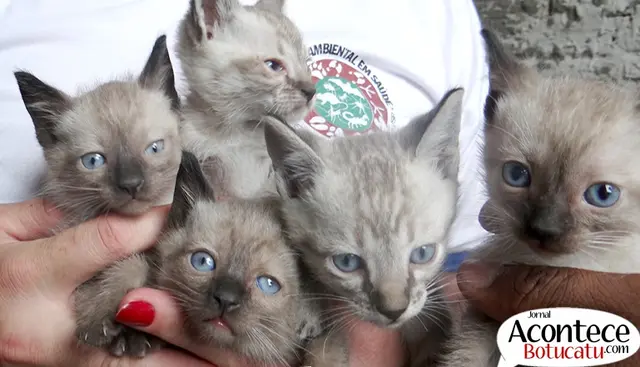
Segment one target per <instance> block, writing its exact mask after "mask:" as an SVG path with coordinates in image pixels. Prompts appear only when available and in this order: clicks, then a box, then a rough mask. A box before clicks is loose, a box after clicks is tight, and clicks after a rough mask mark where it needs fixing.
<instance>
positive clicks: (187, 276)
mask: <svg viewBox="0 0 640 367" xmlns="http://www.w3.org/2000/svg"><path fill="white" fill-rule="evenodd" d="M279 206H280V204H279V200H277V198H262V199H252V200H226V201H221V202H216V201H215V198H214V194H213V190H212V189H211V188H210V186H209V184H208V183H207V180H206V178H205V177H204V175H203V173H202V171H201V169H200V167H199V164H198V161H197V159H196V157H195V156H194V155H192V154H190V153H184V156H183V163H182V165H181V168H180V173H178V182H177V189H176V194H175V195H174V202H173V206H172V208H171V213H170V214H169V224H168V229H167V231H166V233H165V235H164V236H163V238H162V239H161V240H160V241H159V243H158V245H157V246H156V248H155V251H156V254H155V256H156V258H155V260H156V262H157V264H158V268H157V269H154V273H155V278H156V279H155V280H154V284H155V286H157V287H159V288H161V289H164V290H167V291H169V292H170V293H172V294H173V296H174V297H175V299H176V300H177V301H178V304H179V305H180V307H181V308H182V311H183V312H184V315H185V317H186V318H185V320H186V325H185V326H186V328H187V331H188V333H189V335H190V336H191V338H192V339H193V340H194V341H195V342H196V343H200V344H205V345H206V344H213V345H216V346H219V347H222V348H228V349H230V350H232V351H233V352H235V353H239V354H241V355H244V356H247V357H249V358H251V359H254V360H257V361H260V362H264V363H282V364H284V365H296V363H297V362H298V361H299V352H300V350H301V348H302V345H303V342H304V341H305V340H306V339H307V338H309V337H313V336H315V334H316V333H317V332H318V330H319V325H318V321H317V320H318V316H317V313H315V312H313V310H312V308H311V307H309V306H310V305H309V304H308V303H306V302H307V301H306V300H305V299H303V297H302V295H301V289H300V284H299V280H298V277H299V274H298V270H297V266H298V265H297V257H296V255H295V254H294V253H293V251H292V250H291V249H290V248H289V246H288V245H287V243H286V242H285V238H284V235H283V231H282V227H281V224H280V220H279Z"/></svg>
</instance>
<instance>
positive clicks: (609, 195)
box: [584, 182, 620, 208]
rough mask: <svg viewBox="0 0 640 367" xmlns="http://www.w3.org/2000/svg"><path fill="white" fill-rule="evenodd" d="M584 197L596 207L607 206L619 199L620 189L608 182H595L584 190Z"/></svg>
mask: <svg viewBox="0 0 640 367" xmlns="http://www.w3.org/2000/svg"><path fill="white" fill-rule="evenodd" d="M584 199H585V200H586V201H587V203H589V204H591V205H593V206H597V207H598V208H608V207H610V206H612V205H613V204H615V203H616V202H618V199H620V189H619V188H617V187H615V186H614V185H612V184H609V183H605V182H602V183H597V184H594V185H591V186H590V187H589V188H588V189H587V191H585V192H584Z"/></svg>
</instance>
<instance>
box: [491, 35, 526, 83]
mask: <svg viewBox="0 0 640 367" xmlns="http://www.w3.org/2000/svg"><path fill="white" fill-rule="evenodd" d="M480 34H481V35H482V38H483V39H484V43H485V51H486V53H487V63H488V64H489V77H490V82H489V83H490V84H491V89H492V90H498V91H501V92H504V91H505V90H507V89H509V88H513V87H514V86H515V85H517V83H519V82H520V81H521V79H522V76H523V75H524V74H525V73H527V72H528V71H529V69H528V67H526V66H525V65H524V64H522V63H521V62H520V61H519V60H518V59H517V58H516V57H515V56H514V55H512V54H511V53H510V52H508V51H507V50H506V49H505V47H504V45H503V44H502V42H501V41H500V39H499V38H498V36H496V35H495V33H493V32H492V31H490V30H488V29H486V28H485V29H483V30H481V31H480Z"/></svg>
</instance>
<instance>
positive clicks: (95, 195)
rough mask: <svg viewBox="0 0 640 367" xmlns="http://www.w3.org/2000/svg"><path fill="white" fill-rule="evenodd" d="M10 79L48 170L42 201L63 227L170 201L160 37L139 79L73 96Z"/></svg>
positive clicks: (173, 127)
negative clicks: (55, 209) (55, 210)
mask: <svg viewBox="0 0 640 367" xmlns="http://www.w3.org/2000/svg"><path fill="white" fill-rule="evenodd" d="M15 78H16V80H17V82H18V87H19V89H20V93H21V95H22V100H23V101H24V104H25V107H26V109H27V111H28V112H29V115H30V116H31V118H32V120H33V125H34V127H35V131H36V137H37V139H38V142H39V143H40V146H41V147H42V149H43V151H44V157H45V159H46V161H47V165H48V172H47V176H46V178H45V180H44V182H43V187H42V190H41V193H40V195H42V196H44V197H46V198H47V199H49V200H50V201H52V202H53V203H54V204H55V205H56V207H58V208H59V209H60V210H61V211H62V212H64V214H65V217H66V221H65V226H71V225H75V224H78V223H80V222H83V221H85V220H87V219H90V218H93V217H95V216H97V215H99V214H103V213H105V212H117V213H123V214H139V213H143V212H145V211H147V210H148V209H149V208H151V207H152V206H154V205H158V204H162V203H165V204H166V203H170V202H171V195H172V194H173V186H174V183H175V175H176V172H177V171H178V165H179V164H180V136H179V133H178V123H179V116H178V109H179V99H178V95H177V93H176V90H175V88H174V80H173V69H172V66H171V60H170V59H169V53H168V51H167V46H166V37H165V36H161V37H159V38H158V39H157V40H156V42H155V44H154V46H153V50H152V51H151V54H150V56H149V58H148V60H147V62H146V65H145V67H144V69H143V71H142V73H141V74H140V76H139V77H138V78H134V77H132V76H126V77H123V78H121V79H120V80H114V81H110V82H107V83H104V84H101V85H98V86H97V87H95V88H94V89H91V90H85V91H82V92H81V93H80V94H79V95H78V96H76V97H71V96H68V95H67V94H65V93H64V92H62V91H60V90H58V89H56V88H54V87H52V86H50V85H48V84H46V83H45V82H43V81H41V80H40V79H38V78H37V77H35V76H34V75H32V74H30V73H28V72H26V71H17V72H15Z"/></svg>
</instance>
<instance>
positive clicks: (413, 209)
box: [265, 89, 464, 366]
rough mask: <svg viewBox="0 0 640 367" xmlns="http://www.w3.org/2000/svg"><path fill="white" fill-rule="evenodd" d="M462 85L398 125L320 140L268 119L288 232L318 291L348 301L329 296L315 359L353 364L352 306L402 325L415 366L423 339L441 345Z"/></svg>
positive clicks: (368, 316) (366, 316)
mask: <svg viewBox="0 0 640 367" xmlns="http://www.w3.org/2000/svg"><path fill="white" fill-rule="evenodd" d="M463 93H464V92H463V90H462V89H453V90H451V91H449V92H448V93H447V94H446V95H445V96H444V97H443V99H442V100H441V101H440V102H439V104H438V105H437V106H436V107H435V108H434V109H433V110H431V111H430V112H429V113H427V114H425V115H423V116H420V117H418V118H416V119H414V120H413V121H412V122H411V123H409V124H408V125H407V126H406V127H404V128H403V129H401V130H399V131H397V132H394V133H387V132H377V133H372V134H367V135H362V136H352V137H340V138H334V139H331V140H326V139H323V140H320V139H319V138H316V137H313V136H311V135H309V134H307V133H302V132H297V133H296V132H295V131H294V130H293V129H292V128H290V127H288V126H287V125H285V124H282V123H281V124H271V123H270V124H267V125H266V127H265V138H266V143H267V149H268V152H269V154H270V156H271V158H272V159H273V165H274V170H275V172H276V175H277V184H278V190H279V192H280V195H281V196H282V198H283V201H284V203H283V216H284V219H285V222H286V224H287V231H288V234H289V235H290V237H291V240H292V243H293V244H295V245H297V249H298V250H299V251H300V252H301V254H302V258H303V260H304V263H305V265H306V267H307V268H308V271H309V273H310V275H311V277H312V279H313V281H314V282H316V283H317V284H314V285H313V286H314V288H315V287H320V289H319V290H318V293H322V294H326V295H327V296H326V298H327V300H329V301H330V300H339V301H341V302H342V303H344V304H345V305H344V306H339V307H337V308H331V307H332V306H327V305H325V307H330V308H329V311H327V312H328V313H329V317H328V318H327V319H326V320H324V321H325V324H324V327H325V330H326V335H325V336H326V337H328V339H329V340H328V341H326V339H325V338H318V339H316V341H315V343H314V344H313V345H312V346H311V347H310V349H311V353H312V354H313V355H312V356H310V357H309V358H310V360H311V361H310V362H309V363H307V364H310V365H313V366H323V365H324V366H339V365H344V366H347V365H348V363H347V361H348V355H347V352H346V350H344V346H345V343H344V342H341V341H339V340H336V338H340V336H335V335H336V333H334V331H335V330H334V329H336V327H342V326H344V325H342V324H343V323H344V317H345V316H347V315H349V316H355V317H356V318H359V319H362V320H365V321H370V322H373V323H374V324H376V325H378V326H381V327H386V328H395V329H400V330H401V331H402V332H403V335H404V337H405V341H406V342H407V344H408V346H409V349H410V353H411V363H412V364H411V365H412V366H419V365H423V364H424V361H425V360H427V359H428V358H430V357H431V351H432V350H431V348H424V345H425V344H424V343H428V345H430V346H432V348H433V350H437V345H438V343H440V342H441V341H442V338H443V336H444V335H445V334H446V331H447V327H446V324H447V323H448V322H449V317H448V311H447V309H446V308H445V307H443V304H444V302H443V300H442V294H441V292H440V289H441V284H439V278H440V275H441V266H442V263H443V260H444V258H445V256H446V254H445V252H446V247H445V243H444V241H445V236H446V235H447V232H448V229H449V227H450V224H451V222H452V221H453V219H454V216H455V209H456V199H457V186H458V184H457V173H458V162H459V156H458V133H459V125H460V119H461V111H462V107H461V104H462V97H463ZM332 310H333V311H332ZM425 339H431V341H427V342H425ZM329 349H334V350H331V351H329Z"/></svg>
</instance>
